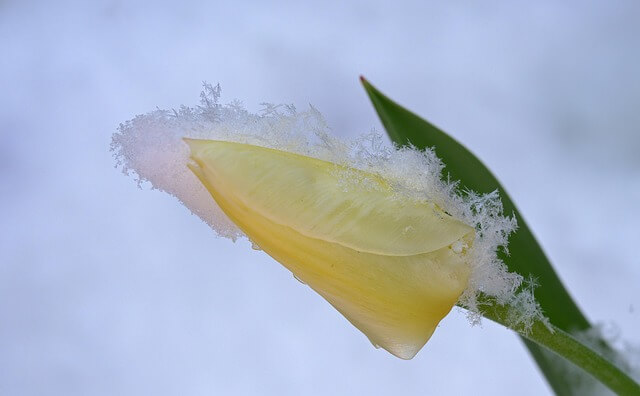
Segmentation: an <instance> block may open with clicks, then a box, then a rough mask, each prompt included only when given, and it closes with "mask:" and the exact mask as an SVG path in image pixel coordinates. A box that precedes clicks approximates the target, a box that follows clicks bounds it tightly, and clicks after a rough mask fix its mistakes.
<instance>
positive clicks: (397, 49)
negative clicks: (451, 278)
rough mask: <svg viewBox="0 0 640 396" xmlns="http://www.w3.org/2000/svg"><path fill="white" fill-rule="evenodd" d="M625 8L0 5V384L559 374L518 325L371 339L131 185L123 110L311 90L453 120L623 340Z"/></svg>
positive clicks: (636, 140)
mask: <svg viewBox="0 0 640 396" xmlns="http://www.w3.org/2000/svg"><path fill="white" fill-rule="evenodd" d="M639 17H640V3H638V2H637V1H635V0H629V1H613V2H605V1H601V2H595V1H593V2H591V1H586V2H585V1H578V0H574V1H565V2H557V1H550V0H549V1H547V0H544V1H535V2H526V3H525V2H500V3H499V2H493V1H483V2H462V1H449V2H424V1H409V2H392V1H384V2H383V1H372V0H368V1H360V2H341V1H323V2H304V1H299V2H286V1H283V2H266V1H263V2H241V1H233V2H225V3H221V2H202V3H197V2H194V1H183V2H177V1H173V2H127V1H115V0H104V1H91V2H77V3H73V2H66V1H51V2H45V1H41V2H33V1H18V0H3V1H0V93H1V95H0V138H1V141H0V219H1V220H0V224H1V226H0V394H3V395H151V394H153V395H178V394H179V395H212V394H220V395H226V394H239V395H242V394H277V395H297V394H308V395H313V394H318V395H320V394H322V395H324V394H335V395H350V394H368V395H389V394H401V395H427V394H433V395H435V394H493V395H501V394H504V395H509V394H513V392H514V389H515V387H518V394H522V395H540V394H547V393H549V392H550V390H549V388H548V387H547V385H546V383H545V382H544V379H543V378H542V377H541V376H540V375H539V373H538V372H537V369H536V367H535V365H534V363H533V361H532V360H531V359H530V358H529V356H528V353H527V352H526V350H525V348H524V347H523V346H522V345H521V343H520V342H519V340H518V339H517V338H516V336H514V335H513V334H510V333H509V332H507V331H506V330H504V329H503V328H500V327H498V326H496V325H493V324H491V323H488V322H485V323H484V325H483V327H471V326H469V324H468V322H467V321H466V319H465V317H464V314H463V313H460V312H453V313H452V314H451V315H449V316H448V317H447V318H446V319H445V320H444V321H443V322H442V324H441V326H440V328H439V329H438V330H437V331H436V333H435V335H434V337H433V338H432V340H431V341H430V342H429V343H428V344H427V346H426V347H425V348H424V349H423V350H422V352H421V353H420V354H419V355H418V356H417V357H416V358H415V359H414V360H412V361H401V360H399V359H396V358H394V357H392V356H391V355H389V354H388V353H386V352H384V351H382V350H375V349H374V348H373V347H372V346H371V345H370V344H369V342H368V341H367V339H366V337H364V336H363V335H362V334H360V333H359V332H358V331H357V330H356V329H355V328H354V327H352V326H351V325H350V324H348V323H347V321H346V320H345V319H343V317H342V316H341V315H339V314H338V313H337V312H336V311H335V310H334V309H333V308H331V307H330V306H329V305H328V304H327V303H326V302H325V301H323V300H322V299H321V298H320V297H319V296H317V295H316V294H315V293H313V292H311V291H310V290H309V289H308V288H307V287H305V286H303V285H301V284H300V283H298V282H296V281H294V280H293V278H292V277H291V275H290V273H289V272H288V271H286V270H285V269H284V268H282V267H281V266H280V265H279V264H277V263H276V262H274V261H273V260H271V259H270V258H269V257H267V256H266V255H265V254H264V253H262V252H255V251H253V250H251V249H250V247H249V244H248V243H246V242H239V243H236V244H233V243H232V242H230V241H228V240H224V239H218V238H215V237H214V235H213V233H212V232H211V231H210V229H208V227H207V226H206V225H205V224H204V223H202V222H201V221H200V220H199V219H198V218H197V217H195V216H192V215H190V214H189V212H188V210H187V209H185V208H184V207H182V206H181V205H179V204H178V203H177V201H176V200H175V199H173V198H171V197H169V196H167V195H165V194H161V193H158V192H155V191H149V190H139V189H138V188H137V187H136V184H135V183H134V182H133V180H132V179H131V178H126V177H123V176H122V174H121V173H120V172H119V171H117V170H115V169H114V168H113V165H114V160H113V158H112V157H111V154H110V153H109V151H108V147H109V143H110V139H111V134H112V133H113V132H115V130H116V127H117V126H118V124H119V123H120V122H123V121H125V120H127V119H130V118H132V117H133V116H134V115H136V114H139V113H143V112H147V111H150V110H153V109H154V108H155V107H156V106H158V107H160V108H171V107H178V106H179V105H180V104H187V105H194V104H196V103H197V101H198V94H199V92H200V88H201V82H202V81H203V80H206V81H209V82H212V83H216V82H220V83H221V85H222V87H223V100H225V101H227V100H231V99H236V98H237V99H239V100H242V101H243V102H244V103H245V105H246V106H247V107H248V108H249V109H252V110H257V109H258V108H259V105H258V104H259V103H260V102H264V101H269V102H274V103H281V102H284V103H294V104H295V105H297V106H298V107H299V108H303V107H305V106H306V105H307V103H313V105H314V106H316V107H317V108H318V109H319V110H320V111H321V112H322V113H323V114H324V115H325V117H326V118H327V120H328V122H329V124H330V125H331V126H332V128H333V130H334V131H335V133H336V134H343V135H350V136H355V135H357V134H360V133H365V132H368V131H370V129H371V128H377V129H378V130H381V126H380V124H379V121H378V120H377V118H376V115H375V113H374V110H373V108H372V107H371V105H370V104H369V101H368V99H367V97H366V95H365V93H364V91H363V89H362V88H361V86H360V84H359V81H358V75H359V74H364V75H365V76H366V77H367V78H368V79H369V80H370V81H372V82H373V83H374V84H376V85H377V86H378V87H379V88H381V89H382V90H383V91H384V92H386V93H387V94H389V95H390V96H391V97H392V98H394V99H396V100H397V101H399V102H400V103H402V104H404V105H406V106H407V107H409V108H411V109H412V110H414V111H416V112H417V113H419V114H421V115H423V116H425V117H427V118H428V119H430V120H431V121H433V122H434V123H436V124H437V125H439V126H441V127H442V128H443V129H444V130H446V131H448V132H450V133H451V134H453V135H454V136H455V137H457V138H458V139H459V140H461V141H462V142H464V143H465V144H466V145H467V146H468V147H470V148H471V149H472V150H473V151H474V152H475V153H476V154H478V155H479V156H480V157H481V158H482V159H483V160H484V161H485V162H486V163H487V164H488V165H489V166H490V168H492V169H493V170H494V171H495V173H496V174H497V175H498V177H499V178H500V179H501V180H502V181H503V183H504V185H505V186H506V187H507V189H508V190H509V191H510V193H511V194H512V196H513V198H514V200H515V201H516V202H517V203H518V205H519V206H520V209H521V210H522V212H523V214H524V215H525V217H526V218H527V219H528V221H529V223H530V225H531V226H532V228H533V230H534V232H536V234H537V235H538V237H539V239H540V241H541V243H542V244H543V246H544V247H545V248H546V250H547V252H548V254H549V255H550V257H551V258H552V260H553V261H554V262H555V264H556V267H557V270H558V272H559V274H560V275H561V277H562V279H563V280H564V281H565V283H566V285H567V287H568V288H569V290H571V292H572V294H573V295H574V297H575V298H576V299H577V300H578V301H579V303H580V305H581V307H582V308H583V309H584V311H585V312H586V313H587V315H588V317H589V318H590V319H592V320H594V321H596V322H604V323H606V324H608V325H611V324H615V326H617V328H619V330H620V332H621V334H622V337H623V338H624V339H626V340H627V341H628V342H630V343H631V344H632V345H635V346H636V347H637V346H638V345H640V335H639V334H640V332H638V329H640V314H639V312H638V311H639V310H640V293H639V292H638V285H639V284H640V283H639V282H640V258H638V243H639V241H640V238H639V237H640V231H639V228H638V223H639V221H640V208H639V207H638V202H640V155H638V152H639V151H640V133H639V132H640V131H639V129H638V125H640V111H639V105H640V73H638V70H640V40H639V39H638V37H640V24H638V23H637V21H638V18H639Z"/></svg>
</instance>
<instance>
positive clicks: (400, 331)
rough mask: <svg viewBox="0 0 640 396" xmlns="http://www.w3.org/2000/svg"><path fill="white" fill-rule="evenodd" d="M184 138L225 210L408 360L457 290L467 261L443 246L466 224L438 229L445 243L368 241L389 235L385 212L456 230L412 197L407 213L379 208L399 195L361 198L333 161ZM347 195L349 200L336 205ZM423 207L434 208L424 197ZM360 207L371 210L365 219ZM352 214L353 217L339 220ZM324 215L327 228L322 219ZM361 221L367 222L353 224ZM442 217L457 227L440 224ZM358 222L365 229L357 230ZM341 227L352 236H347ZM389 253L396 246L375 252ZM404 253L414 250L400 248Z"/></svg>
mask: <svg viewBox="0 0 640 396" xmlns="http://www.w3.org/2000/svg"><path fill="white" fill-rule="evenodd" d="M189 144H190V146H191V147H192V158H194V160H195V161H196V163H197V164H198V165H192V166H191V169H192V170H193V171H194V173H195V174H196V175H197V176H198V177H199V178H200V180H201V181H202V182H203V184H204V185H205V186H206V187H207V188H208V190H209V191H210V192H211V194H212V196H213V197H214V199H215V200H216V202H217V203H218V205H219V206H220V207H221V208H222V210H223V211H224V212H225V213H226V214H227V215H228V216H229V218H230V219H231V220H232V221H234V223H236V224H237V225H238V227H240V228H241V229H242V230H243V231H244V232H245V233H246V234H247V235H248V236H249V237H250V238H251V239H252V241H253V242H255V243H257V244H258V245H259V246H260V247H261V248H262V249H263V250H264V251H265V252H267V253H268V254H269V255H271V256H272V257H273V258H274V259H276V260H277V261H279V262H280V263H281V264H283V265H284V266H285V267H287V268H288V269H289V270H291V271H292V272H293V273H294V274H295V275H296V276H297V277H298V278H299V279H301V280H302V281H303V282H305V283H307V284H308V285H309V286H310V287H311V288H313V289H314V290H315V291H317V292H318V293H319V294H320V295H322V296H323V297H324V298H325V299H326V300H327V301H329V302H330V303H331V304H332V305H333V306H334V307H335V308H336V309H337V310H338V311H340V312H341V313H342V314H343V315H344V316H345V317H346V318H347V319H348V320H349V321H350V322H351V323H352V324H353V325H355V326H356V327H357V328H358V329H360V330H361V331H362V332H363V333H365V334H366V335H367V336H368V337H369V339H370V340H371V341H372V342H373V343H374V344H376V345H379V346H381V347H382V348H384V349H386V350H388V351H389V352H391V353H392V354H394V355H396V356H398V357H400V358H403V359H410V358H412V357H413V356H414V355H415V354H416V353H417V352H418V351H419V350H420V348H422V346H423V345H424V344H425V343H426V342H427V340H428V339H429V338H430V337H431V335H432V333H433V331H434V330H435V328H436V326H437V324H438V323H439V322H440V320H441V319H442V318H443V317H444V316H445V315H446V314H447V313H448V312H449V311H450V310H451V308H452V307H453V305H454V304H455V302H456V301H457V299H458V297H459V296H460V294H461V293H462V291H463V290H464V289H465V287H466V285H467V280H468V276H469V267H468V265H467V263H466V262H465V258H464V255H463V254H460V253H456V251H459V249H457V248H456V249H452V248H451V244H452V243H455V242H457V241H459V240H460V242H461V243H466V244H467V245H469V244H471V243H472V240H473V235H474V234H473V229H472V228H470V227H467V226H465V227H466V228H465V230H466V232H465V233H462V235H460V236H458V233H457V232H454V233H453V235H444V236H442V235H439V238H440V239H439V241H449V244H448V245H445V246H441V247H439V248H437V249H433V248H430V249H421V248H419V247H413V246H410V244H409V243H407V242H403V243H404V245H406V246H405V247H404V248H403V249H402V250H401V251H402V252H403V253H404V254H402V255H398V254H397V253H398V249H394V248H393V246H392V245H389V244H386V245H385V246H387V247H385V248H384V249H380V248H376V246H375V244H374V243H373V242H371V241H370V240H367V239H368V238H371V239H372V240H374V241H378V240H383V239H384V237H383V236H381V235H380V234H382V235H387V236H388V235H389V233H388V231H385V230H384V228H385V226H386V224H385V223H384V222H385V221H391V220H395V222H396V224H398V223H400V220H399V219H405V221H411V222H410V224H411V225H413V226H415V227H417V228H418V229H422V230H425V229H426V230H429V229H430V228H429V227H426V226H423V225H421V224H420V223H419V221H418V220H417V219H421V221H436V222H437V224H445V227H444V228H443V230H441V231H440V232H435V231H433V232H432V233H437V234H446V233H447V232H449V231H450V230H454V231H455V230H457V229H458V228H463V227H461V226H459V225H458V223H459V222H457V221H456V220H454V219H451V218H450V217H449V216H448V215H446V214H444V213H438V214H437V216H432V215H427V216H424V215H423V216H419V214H417V209H413V208H414V207H413V206H411V205H406V206H405V207H404V208H407V207H409V208H410V209H408V211H409V212H411V211H412V210H415V211H416V214H414V215H413V216H412V215H407V214H403V213H400V212H395V213H386V212H384V211H383V209H380V208H385V209H387V210H390V208H393V210H396V211H400V210H404V209H403V206H402V205H401V203H394V202H396V201H392V200H387V199H386V197H385V196H384V194H381V193H375V194H374V193H371V194H367V193H364V195H363V196H360V197H359V196H358V195H357V193H352V192H343V190H342V189H341V187H340V183H339V182H338V179H336V178H335V172H336V167H335V165H333V164H328V163H326V162H322V161H318V160H315V159H311V158H308V157H304V156H299V155H295V154H290V153H286V152H282V151H277V150H270V149H265V148H261V147H256V146H250V145H242V144H237V143H227V142H216V141H189ZM338 169H340V168H338ZM342 169H343V170H345V171H351V170H350V169H346V168H342ZM381 183H383V182H382V181H381ZM316 194H319V195H320V197H317V196H316ZM388 194H389V195H391V192H390V191H389V192H388ZM345 195H346V198H345ZM363 200H370V202H363ZM376 200H378V201H382V202H377V201H376ZM336 201H338V202H336ZM347 201H348V202H349V204H348V205H347V204H345V203H344V202H347ZM394 205H396V206H394ZM398 205H399V206H398ZM280 206H282V207H283V208H281V207H280ZM327 207H329V208H331V209H327ZM350 208H356V209H350ZM285 209H290V210H292V211H293V213H295V214H296V215H297V217H296V216H292V215H290V214H287V213H286V210H285ZM340 210H343V211H346V214H344V213H340ZM423 210H427V211H432V212H433V211H434V210H435V209H434V208H433V207H431V206H428V205H427V206H424V207H423ZM307 211H309V212H312V213H306V212H307ZM363 212H366V213H368V214H369V215H370V216H379V217H376V218H370V217H366V216H364V215H362V213H363ZM350 216H355V217H356V219H352V218H347V217H350ZM381 219H382V220H381ZM390 219H391V220H390ZM407 219H408V220H407ZM306 220H310V221H313V224H314V225H315V226H314V227H310V226H306V227H305V226H304V224H303V223H304V221H306ZM331 221H333V224H332V225H331V226H327V225H326V224H324V222H331ZM362 221H364V222H365V226H363V225H361V224H356V223H358V222H362ZM447 222H453V223H456V225H455V226H450V227H447V226H446V224H447ZM400 224H401V225H400V226H404V224H407V223H400ZM460 224H462V223H460ZM396 226H397V225H396ZM400 226H398V227H400ZM340 227H350V228H351V231H350V232H345V231H342V230H340ZM318 229H320V231H315V232H314V230H318ZM356 229H357V230H360V232H361V233H363V235H361V236H359V237H356V235H355V230H356ZM331 230H337V231H336V232H337V233H338V235H339V237H335V236H333V237H331V238H330V237H329V236H330V235H329V236H326V235H327V234H329V231H331ZM341 231H342V232H341ZM345 235H347V236H350V237H352V239H353V241H355V242H357V243H350V244H349V243H345V242H344V239H345V238H346V237H345ZM394 240H396V241H398V240H399V239H398V238H395V237H394ZM414 243H419V242H414ZM442 243H444V242H438V244H442ZM438 244H433V243H432V244H431V245H432V246H437V245H438ZM458 244H460V243H458ZM362 245H364V246H371V248H369V249H367V250H366V251H365V250H361V249H357V248H356V247H355V246H362ZM425 250H427V252H426V253H424V251H425ZM454 250H455V251H454ZM389 251H391V252H392V253H396V254H392V255H388V254H381V253H378V252H387V253H388V252H389ZM411 251H417V252H419V253H418V254H407V252H411Z"/></svg>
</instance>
